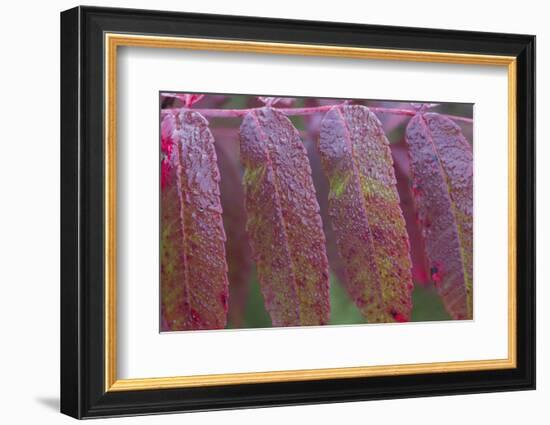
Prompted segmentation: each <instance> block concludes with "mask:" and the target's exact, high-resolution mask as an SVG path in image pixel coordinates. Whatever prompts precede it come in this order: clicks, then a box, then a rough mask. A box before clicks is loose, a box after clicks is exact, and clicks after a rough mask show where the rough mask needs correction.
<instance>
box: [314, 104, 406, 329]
mask: <svg viewBox="0 0 550 425" xmlns="http://www.w3.org/2000/svg"><path fill="white" fill-rule="evenodd" d="M319 150H320V152H321V157H322V160H323V166H324V169H325V173H326V174H327V177H328V179H329V182H330V193H329V210H330V216H331V219H332V226H333V228H334V231H335V233H336V237H337V243H338V249H339V252H340V256H341V257H342V259H343V261H344V264H345V269H346V275H347V282H346V287H347V289H348V292H349V293H350V295H351V297H352V299H353V300H354V301H355V303H356V304H357V306H358V307H359V309H360V310H361V312H362V313H363V315H364V316H365V317H366V318H367V319H368V320H369V322H392V321H399V322H401V321H407V320H409V318H410V312H411V307H412V302H411V296H412V287H413V284H412V280H411V270H410V269H411V262H410V257H409V239H408V237H407V231H406V228H405V220H404V219H403V215H402V212H401V208H400V207H399V196H398V194H397V189H396V187H395V183H396V181H395V174H394V170H393V166H392V165H393V163H392V158H391V152H390V148H389V144H388V140H387V139H386V136H385V135H384V132H383V129H382V126H381V124H380V121H378V118H376V116H375V115H374V114H372V113H371V112H370V111H369V110H368V108H366V107H364V106H360V105H355V106H338V107H334V108H332V109H331V110H330V111H329V112H327V114H326V115H325V117H324V119H323V122H322V125H321V134H320V139H319Z"/></svg>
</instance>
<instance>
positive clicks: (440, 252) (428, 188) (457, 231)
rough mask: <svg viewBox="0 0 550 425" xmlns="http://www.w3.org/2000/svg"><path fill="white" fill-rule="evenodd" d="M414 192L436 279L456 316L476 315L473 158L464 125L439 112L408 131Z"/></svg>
mask: <svg viewBox="0 0 550 425" xmlns="http://www.w3.org/2000/svg"><path fill="white" fill-rule="evenodd" d="M406 137H407V143H408V145H409V153H410V156H411V172H412V179H413V193H414V195H415V203H416V207H417V210H418V220H419V223H420V225H421V227H422V229H423V233H424V238H425V241H426V253H427V256H428V260H429V266H430V274H431V279H432V281H433V282H434V284H435V286H436V288H437V290H438V292H439V294H440V295H441V297H442V299H443V302H444V304H445V306H446V308H447V310H448V312H449V314H450V315H451V316H452V317H453V318H454V319H471V318H472V257H473V242H472V241H473V216H472V208H473V206H472V204H473V157H472V149H471V146H470V145H469V144H468V142H467V141H466V139H465V138H464V136H463V135H462V132H461V131H460V128H459V127H458V126H457V125H456V124H455V123H454V122H453V121H451V120H450V119H448V118H446V117H445V116H443V115H439V114H436V113H424V114H417V115H415V116H414V117H413V118H412V119H411V121H410V122H409V125H408V127H407V131H406Z"/></svg>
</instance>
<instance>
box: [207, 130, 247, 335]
mask: <svg viewBox="0 0 550 425" xmlns="http://www.w3.org/2000/svg"><path fill="white" fill-rule="evenodd" d="M212 132H213V133H214V137H215V139H216V154H217V156H218V167H219V170H220V175H221V180H220V192H221V204H222V208H223V227H224V229H225V233H226V235H227V241H226V243H225V251H226V258H227V265H228V268H229V272H228V277H229V312H228V317H229V320H230V323H231V326H232V327H234V328H239V327H241V325H242V320H243V317H244V313H245V308H246V302H247V300H248V290H249V280H250V273H251V267H252V253H251V252H250V245H249V244H248V237H247V234H246V211H245V209H244V189H243V186H242V183H241V172H240V164H239V146H238V145H239V136H238V133H237V130H236V129H235V130H234V129H227V128H222V129H219V128H218V129H214V128H212Z"/></svg>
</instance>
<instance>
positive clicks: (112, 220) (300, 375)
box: [104, 33, 517, 391]
mask: <svg viewBox="0 0 550 425" xmlns="http://www.w3.org/2000/svg"><path fill="white" fill-rule="evenodd" d="M104 43H105V44H104V46H105V87H104V90H105V135H104V136H105V140H104V143H105V188H104V189H105V276H104V278H105V376H104V378H105V391H129V390H149V389H161V388H178V387H180V388H181V387H199V386H212V385H234V384H252V383H267V382H285V381H308V380H319V379H336V378H354V377H374V376H387V375H410V374H415V373H442V372H459V371H481V370H495V369H510V368H515V367H516V252H517V245H516V148H517V146H516V144H517V141H516V58H515V57H513V56H493V55H477V54H462V53H443V52H424V51H410V50H393V49H370V48H358V47H340V46H326V45H307V44H287V43H267V42H256V41H235V40H213V39H200V38H180V37H161V36H149V35H128V34H116V33H106V34H105V38H104ZM119 46H133V47H150V48H170V49H191V50H210V51H230V52H249V53H264V54H265V53H267V54H283V55H303V56H329V57H342V58H356V59H376V60H399V61H406V62H436V63H453V64H469V65H494V66H504V67H507V71H508V357H507V358H506V359H495V360H469V361H454V362H436V363H417V364H398V365H380V366H361V367H342V368H326V369H304V370H285V371H270V372H247V373H229V374H215V375H192V376H174V377H164V378H156V377H151V378H138V379H118V378H117V372H116V362H117V352H116V347H117V338H116V335H117V327H116V264H117V256H116V208H117V205H116V187H117V183H116V163H117V159H116V135H117V134H116V122H117V120H116V113H117V111H116V99H117V48H118V47H119Z"/></svg>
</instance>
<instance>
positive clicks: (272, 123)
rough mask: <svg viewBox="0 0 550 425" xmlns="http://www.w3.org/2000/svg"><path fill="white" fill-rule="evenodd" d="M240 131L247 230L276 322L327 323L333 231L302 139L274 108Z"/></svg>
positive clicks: (259, 112) (255, 114) (250, 117)
mask: <svg viewBox="0 0 550 425" xmlns="http://www.w3.org/2000/svg"><path fill="white" fill-rule="evenodd" d="M240 136H241V159H242V161H243V164H244V167H245V174H244V178H243V181H244V186H245V196H246V210H247V220H248V221H247V230H248V233H249V236H250V239H251V245H252V251H253V253H254V257H255V260H256V264H257V268H258V277H259V280H260V283H261V287H262V293H263V295H264V300H265V304H266V309H267V311H268V312H269V313H270V315H271V320H272V322H273V325H275V326H292V325H320V324H326V323H327V322H328V320H329V314H330V311H329V310H330V305H329V302H330V301H329V300H330V299H329V280H328V276H329V275H328V263H327V258H326V253H325V236H324V234H323V228H322V223H321V218H320V217H319V205H318V204H317V199H316V198H315V190H314V188H313V182H312V180H311V170H310V167H309V164H308V161H307V154H306V151H305V148H304V146H303V145H302V141H301V139H300V136H299V134H298V132H297V130H296V129H295V128H294V126H293V125H292V123H291V122H290V120H289V119H288V118H286V117H285V116H284V115H283V114H281V113H280V112H278V111H276V110H275V109H272V108H269V107H264V108H262V109H260V110H256V111H253V112H250V113H249V114H248V115H246V116H245V118H244V120H243V123H242V125H241V129H240Z"/></svg>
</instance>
